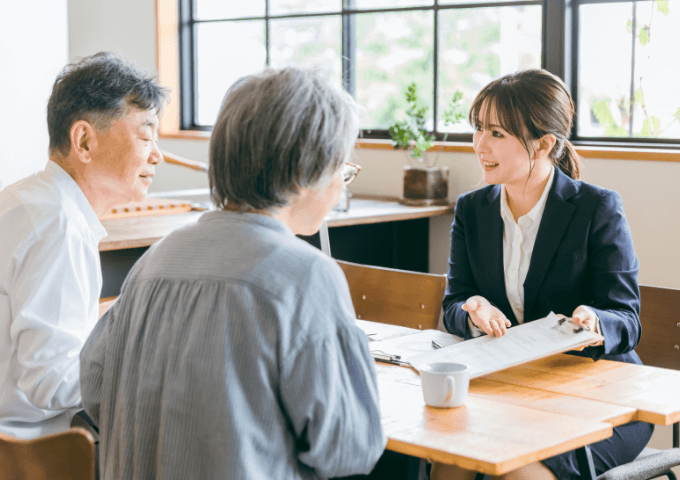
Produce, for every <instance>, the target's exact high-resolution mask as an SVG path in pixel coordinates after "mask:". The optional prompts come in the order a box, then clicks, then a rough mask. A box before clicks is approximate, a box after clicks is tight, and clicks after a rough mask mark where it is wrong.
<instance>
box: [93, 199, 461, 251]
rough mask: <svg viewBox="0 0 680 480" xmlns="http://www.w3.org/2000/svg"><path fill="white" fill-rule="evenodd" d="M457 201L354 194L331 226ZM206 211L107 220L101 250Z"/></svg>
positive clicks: (144, 239)
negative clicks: (417, 202)
mask: <svg viewBox="0 0 680 480" xmlns="http://www.w3.org/2000/svg"><path fill="white" fill-rule="evenodd" d="M453 208H454V206H453V204H452V205H448V206H438V207H437V206H435V207H409V206H406V205H402V204H400V203H399V202H397V201H396V199H392V198H385V197H358V198H352V201H351V203H350V209H349V210H348V211H347V212H330V213H329V214H328V216H327V217H326V223H328V226H329V228H333V227H346V226H356V225H370V224H376V223H386V222H397V221H404V220H416V219H422V218H430V217H436V216H439V215H447V214H452V213H453ZM202 214H203V212H197V211H192V212H184V213H178V214H171V215H152V216H148V217H134V218H120V219H111V220H104V221H103V222H102V224H103V225H104V228H105V229H106V231H107V232H108V235H107V236H106V237H105V238H104V239H103V240H102V241H101V242H100V243H99V251H100V252H106V251H110V250H122V249H128V248H139V247H148V246H150V245H153V244H154V243H156V242H157V241H158V240H160V239H161V238H163V237H164V236H166V235H167V234H168V233H170V232H172V231H173V230H175V229H177V228H180V227H183V226H185V225H190V224H192V223H195V222H196V221H197V220H198V218H199V217H200V216H201V215H202Z"/></svg>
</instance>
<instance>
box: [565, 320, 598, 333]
mask: <svg viewBox="0 0 680 480" xmlns="http://www.w3.org/2000/svg"><path fill="white" fill-rule="evenodd" d="M564 322H569V323H571V324H573V325H576V324H575V323H574V321H573V320H572V319H571V317H564V318H560V319H559V320H558V321H557V323H559V324H560V325H562V324H563V323H564ZM578 327H579V328H577V329H576V330H574V333H578V332H580V331H581V330H585V331H586V332H589V331H590V327H589V326H588V325H578Z"/></svg>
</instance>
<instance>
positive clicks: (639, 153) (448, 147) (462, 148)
mask: <svg viewBox="0 0 680 480" xmlns="http://www.w3.org/2000/svg"><path fill="white" fill-rule="evenodd" d="M160 137H161V138H173V139H180V140H206V141H207V140H210V132H206V131H198V130H179V131H177V132H161V134H160ZM356 148H358V149H361V150H394V147H392V143H391V142H390V141H389V140H362V139H359V140H358V141H357V143H356ZM440 149H441V150H440ZM429 151H432V152H437V151H441V152H447V153H475V151H474V149H473V148H472V144H470V143H460V142H446V143H442V142H437V143H436V144H435V146H434V147H432V148H431V149H430V150H429ZM576 151H577V152H578V154H579V155H581V156H582V157H583V158H599V159H607V160H639V161H652V162H680V150H655V149H651V148H649V149H641V148H612V147H588V146H577V147H576Z"/></svg>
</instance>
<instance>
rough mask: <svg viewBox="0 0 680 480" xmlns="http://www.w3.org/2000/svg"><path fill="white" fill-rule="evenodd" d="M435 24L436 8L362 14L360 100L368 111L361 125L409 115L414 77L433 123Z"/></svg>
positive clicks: (376, 125)
mask: <svg viewBox="0 0 680 480" xmlns="http://www.w3.org/2000/svg"><path fill="white" fill-rule="evenodd" d="M433 28H434V21H433V12H431V11H430V12H400V13H379V14H357V16H356V35H357V42H356V65H355V67H354V68H355V69H356V79H357V84H356V99H357V102H358V103H359V105H361V106H362V107H364V108H365V109H366V111H367V116H366V117H365V118H363V119H362V128H365V129H371V128H387V127H389V126H390V125H391V124H392V123H394V122H395V121H396V120H398V119H402V118H404V112H405V106H406V100H405V99H404V92H405V91H406V86H407V85H408V84H409V83H411V82H416V85H417V87H418V96H419V97H420V99H421V100H422V104H423V105H427V106H428V107H429V110H428V113H427V115H428V117H429V120H428V128H432V126H433V122H432V91H433V84H434V62H433V58H434V57H433V56H434V52H433V47H432V40H433V34H432V32H433Z"/></svg>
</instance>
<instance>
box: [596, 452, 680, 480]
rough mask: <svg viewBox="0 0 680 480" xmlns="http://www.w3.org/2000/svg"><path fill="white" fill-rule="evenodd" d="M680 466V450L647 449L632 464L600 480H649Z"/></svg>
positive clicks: (604, 474)
mask: <svg viewBox="0 0 680 480" xmlns="http://www.w3.org/2000/svg"><path fill="white" fill-rule="evenodd" d="M678 464H680V448H670V449H668V450H657V449H656V448H645V449H644V450H643V451H642V453H640V455H638V457H637V458H636V459H635V460H633V461H632V462H630V463H627V464H625V465H621V466H618V467H616V468H612V469H611V470H609V471H607V472H605V473H603V474H602V475H600V476H599V477H597V478H598V480H647V479H650V478H654V477H656V476H658V475H662V474H663V473H664V472H667V471H668V470H670V469H671V467H675V466H676V465H678Z"/></svg>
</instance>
